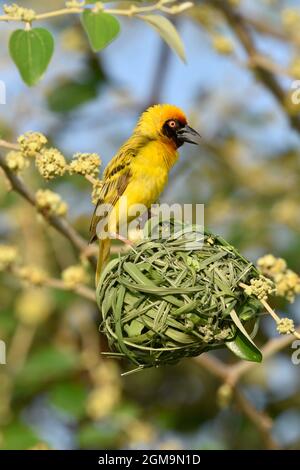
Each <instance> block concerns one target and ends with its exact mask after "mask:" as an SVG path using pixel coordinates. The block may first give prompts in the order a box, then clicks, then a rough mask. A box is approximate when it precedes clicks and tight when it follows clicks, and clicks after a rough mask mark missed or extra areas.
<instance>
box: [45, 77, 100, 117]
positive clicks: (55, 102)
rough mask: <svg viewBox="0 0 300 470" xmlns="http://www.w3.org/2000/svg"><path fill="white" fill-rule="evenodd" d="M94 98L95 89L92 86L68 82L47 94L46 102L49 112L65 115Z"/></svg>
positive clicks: (72, 81) (95, 94) (73, 81)
mask: <svg viewBox="0 0 300 470" xmlns="http://www.w3.org/2000/svg"><path fill="white" fill-rule="evenodd" d="M96 96H97V88H96V87H95V86H94V85H93V84H89V83H79V82H76V81H75V80H68V81H67V82H65V83H62V84H60V85H58V86H57V87H56V88H54V89H53V90H52V91H51V92H50V93H49V95H48V97H47V101H48V106H49V108H50V109H51V111H54V112H56V113H67V112H70V111H73V110H74V109H76V108H77V107H79V106H81V105H82V104H84V103H86V102H88V101H90V100H92V99H93V98H96Z"/></svg>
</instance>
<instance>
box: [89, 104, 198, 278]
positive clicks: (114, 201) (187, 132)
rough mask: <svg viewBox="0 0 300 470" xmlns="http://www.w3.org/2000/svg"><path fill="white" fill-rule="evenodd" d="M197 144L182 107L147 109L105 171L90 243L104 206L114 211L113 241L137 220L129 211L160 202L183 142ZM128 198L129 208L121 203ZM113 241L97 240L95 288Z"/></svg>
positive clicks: (110, 219) (108, 219) (110, 216)
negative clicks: (136, 206) (131, 222)
mask: <svg viewBox="0 0 300 470" xmlns="http://www.w3.org/2000/svg"><path fill="white" fill-rule="evenodd" d="M199 141H200V135H199V134H198V132H196V131H195V130H194V129H192V128H191V127H190V126H188V124H187V119H186V117H185V115H184V113H183V112H182V111H181V109H179V108H177V107H176V106H172V105H169V104H158V105H155V106H152V107H150V108H149V109H147V110H146V111H145V112H144V113H143V114H142V115H141V117H140V119H139V120H138V123H137V125H136V127H135V129H134V131H133V134H132V135H131V137H129V139H128V140H127V141H126V142H125V143H124V144H123V145H122V147H121V148H120V150H119V151H118V153H117V154H116V155H115V156H114V158H113V159H112V160H111V161H110V163H109V164H108V166H107V167H106V169H105V170H104V173H103V181H102V186H101V190H100V196H99V200H98V202H97V205H96V208H95V211H94V214H93V218H92V221H91V227H90V235H91V238H90V242H92V241H94V240H95V239H97V226H98V231H99V225H100V224H99V222H103V219H104V216H103V213H102V214H99V212H101V208H102V207H103V206H105V207H110V209H109V211H108V213H107V214H106V216H105V224H106V225H105V227H106V233H107V234H110V237H111V238H113V237H114V238H120V237H118V231H119V228H120V225H121V224H122V223H124V222H125V223H129V222H130V221H131V220H132V219H134V218H136V217H137V216H136V215H134V216H133V215H131V214H129V213H128V211H129V208H130V207H132V206H133V205H136V204H142V205H143V206H145V207H146V208H147V209H149V208H150V206H151V205H152V204H154V203H155V202H156V201H157V199H158V197H159V195H160V194H161V192H162V190H163V189H164V187H165V185H166V183H167V181H168V175H169V171H170V170H171V168H172V166H173V165H174V164H175V162H176V161H177V159H178V152H177V149H178V148H179V147H181V146H182V145H183V144H184V143H185V142H189V143H191V144H199ZM124 200H125V201H126V204H125V205H124V204H123V203H121V202H122V201H124ZM124 207H125V209H124ZM102 228H103V227H102ZM98 236H99V234H98ZM110 237H106V238H102V239H100V240H99V256H98V264H97V272H96V284H98V280H99V275H100V273H101V271H102V269H103V267H104V266H105V264H106V262H107V261H108V259H109V254H110V244H111V240H110Z"/></svg>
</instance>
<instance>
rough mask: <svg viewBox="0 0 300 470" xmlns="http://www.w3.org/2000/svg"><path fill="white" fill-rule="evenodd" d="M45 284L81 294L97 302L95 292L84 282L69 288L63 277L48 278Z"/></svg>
mask: <svg viewBox="0 0 300 470" xmlns="http://www.w3.org/2000/svg"><path fill="white" fill-rule="evenodd" d="M44 285H45V286H48V287H53V288H54V289H59V290H65V291H70V292H75V293H76V294H78V295H80V296H81V297H84V298H85V299H87V300H91V301H92V302H96V294H95V292H94V291H93V290H92V289H90V288H89V287H88V286H85V285H83V284H79V285H78V286H75V287H73V288H68V287H67V286H66V285H65V283H64V282H63V281H62V280H61V279H54V278H47V279H46V280H45V282H44Z"/></svg>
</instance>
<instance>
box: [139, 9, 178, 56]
mask: <svg viewBox="0 0 300 470" xmlns="http://www.w3.org/2000/svg"><path fill="white" fill-rule="evenodd" d="M138 17H139V18H140V19H141V20H143V21H146V23H148V24H149V25H150V26H152V27H153V28H154V29H155V31H156V32H158V34H159V35H160V36H161V37H162V38H163V39H164V41H166V43H167V44H168V45H169V46H170V47H171V49H173V50H174V51H175V52H176V53H177V54H178V55H179V57H180V58H181V59H182V60H183V62H185V61H186V58H185V51H184V45H183V43H182V40H181V38H180V36H179V34H178V31H177V29H176V28H175V26H174V25H173V24H172V23H171V21H170V20H168V19H167V18H165V17H164V16H161V15H138Z"/></svg>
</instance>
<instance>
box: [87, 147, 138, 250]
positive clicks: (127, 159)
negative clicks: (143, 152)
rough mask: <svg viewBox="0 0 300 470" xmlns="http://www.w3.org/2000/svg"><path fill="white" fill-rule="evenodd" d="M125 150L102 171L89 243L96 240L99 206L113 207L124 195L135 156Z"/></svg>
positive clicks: (99, 217) (99, 218)
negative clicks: (101, 182) (101, 180)
mask: <svg viewBox="0 0 300 470" xmlns="http://www.w3.org/2000/svg"><path fill="white" fill-rule="evenodd" d="M126 150H127V149H123V151H121V152H120V153H119V154H118V155H116V156H115V157H114V158H113V159H112V160H111V162H110V163H109V165H108V166H107V168H106V169H105V171H104V174H103V184H102V187H101V190H100V195H99V200H98V202H97V205H96V207H95V210H94V214H93V217H92V220H91V225H90V243H91V242H93V241H94V240H96V239H97V233H96V230H97V225H98V223H99V222H100V220H101V218H102V217H101V216H99V215H97V212H98V209H99V206H101V205H102V204H108V205H110V206H111V207H113V206H114V205H115V204H116V203H117V201H118V200H119V198H120V197H121V196H122V194H123V193H124V191H125V189H126V188H127V186H128V183H129V181H130V178H131V172H130V163H131V161H132V158H134V156H135V154H134V152H132V151H130V149H128V150H127V151H126ZM106 216H107V214H106Z"/></svg>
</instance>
